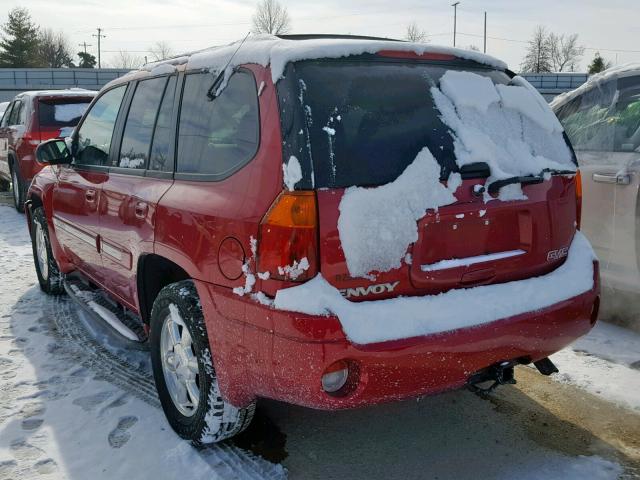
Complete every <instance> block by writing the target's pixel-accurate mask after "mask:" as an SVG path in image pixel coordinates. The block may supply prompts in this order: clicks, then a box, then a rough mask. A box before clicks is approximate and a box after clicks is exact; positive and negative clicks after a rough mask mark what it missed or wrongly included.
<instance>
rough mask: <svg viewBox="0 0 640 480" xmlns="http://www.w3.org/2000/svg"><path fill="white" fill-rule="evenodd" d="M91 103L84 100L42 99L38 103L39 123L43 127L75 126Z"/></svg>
mask: <svg viewBox="0 0 640 480" xmlns="http://www.w3.org/2000/svg"><path fill="white" fill-rule="evenodd" d="M89 103H91V101H90V100H88V99H82V100H69V99H63V100H48V99H47V100H40V102H39V104H38V124H39V125H40V126H41V127H53V128H64V127H75V126H76V125H77V124H78V122H79V121H80V119H81V118H82V115H83V114H84V111H85V110H86V109H87V107H88V106H89Z"/></svg>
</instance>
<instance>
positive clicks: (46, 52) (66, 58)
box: [38, 28, 74, 68]
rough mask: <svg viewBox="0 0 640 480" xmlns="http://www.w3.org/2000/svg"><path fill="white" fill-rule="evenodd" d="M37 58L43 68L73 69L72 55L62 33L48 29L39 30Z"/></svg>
mask: <svg viewBox="0 0 640 480" xmlns="http://www.w3.org/2000/svg"><path fill="white" fill-rule="evenodd" d="M38 57H39V59H40V61H39V63H40V64H41V66H43V67H49V68H61V67H73V66H74V64H73V53H72V51H71V48H70V47H69V41H68V40H67V37H65V35H64V33H62V32H57V33H56V32H54V31H53V30H52V29H50V28H45V29H42V30H40V32H39V34H38Z"/></svg>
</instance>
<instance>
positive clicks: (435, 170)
mask: <svg viewBox="0 0 640 480" xmlns="http://www.w3.org/2000/svg"><path fill="white" fill-rule="evenodd" d="M460 183H461V178H460V176H459V175H457V174H455V175H452V176H451V177H450V178H449V187H448V188H447V187H444V186H443V185H442V184H441V183H440V166H439V165H438V163H437V162H436V160H435V158H433V155H431V152H429V150H428V149H427V148H424V149H422V150H421V151H420V153H418V155H417V156H416V158H415V160H414V161H413V163H411V165H409V166H408V167H407V168H406V169H405V171H404V172H402V174H401V175H400V176H399V177H398V178H397V179H396V180H395V181H393V182H391V183H388V184H386V185H382V186H380V187H377V188H362V187H350V188H348V189H347V190H346V191H345V193H344V196H343V197H342V200H341V201H340V217H339V219H338V231H339V232H340V242H341V244H342V249H343V250H344V254H345V257H346V260H347V267H348V268H349V273H350V275H351V276H353V277H364V276H366V275H367V274H368V273H369V272H371V271H374V270H375V271H379V272H385V271H388V270H391V269H393V268H398V267H399V266H400V264H401V261H402V259H403V258H404V256H405V254H406V253H407V248H408V247H409V245H411V244H412V243H414V242H415V241H416V240H418V224H417V220H419V219H420V218H422V217H423V216H424V215H425V213H426V211H427V209H430V208H433V209H436V208H438V207H439V206H442V205H447V204H450V203H453V202H454V201H455V197H454V196H453V193H454V192H455V191H456V189H457V188H458V186H459V185H460Z"/></svg>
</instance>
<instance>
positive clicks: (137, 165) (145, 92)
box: [117, 77, 167, 169]
mask: <svg viewBox="0 0 640 480" xmlns="http://www.w3.org/2000/svg"><path fill="white" fill-rule="evenodd" d="M166 83H167V78H166V77H160V78H152V79H150V80H144V81H141V82H140V83H138V86H137V87H136V92H135V94H134V95H133V100H132V101H131V107H129V114H128V115H127V121H126V123H125V127H124V132H123V134H122V145H121V146H120V156H119V159H118V164H117V166H118V167H121V168H134V169H143V168H145V167H146V165H147V159H148V157H149V149H150V148H151V136H152V134H153V126H154V124H155V123H156V116H157V114H158V109H159V108H160V100H161V98H162V93H163V92H164V87H165V85H166Z"/></svg>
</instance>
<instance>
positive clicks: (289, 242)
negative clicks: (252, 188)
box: [257, 191, 318, 281]
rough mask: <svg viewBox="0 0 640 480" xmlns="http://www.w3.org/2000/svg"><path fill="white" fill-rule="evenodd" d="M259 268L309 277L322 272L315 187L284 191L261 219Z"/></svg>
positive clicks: (287, 276)
mask: <svg viewBox="0 0 640 480" xmlns="http://www.w3.org/2000/svg"><path fill="white" fill-rule="evenodd" d="M258 245H259V251H258V255H257V256H258V259H257V264H258V272H260V273H263V272H269V274H270V278H273V279H276V280H289V281H305V280H308V279H310V278H313V277H314V276H315V275H316V274H317V273H318V208H317V200H316V193H315V192H314V191H295V192H282V193H281V194H280V195H279V196H278V198H276V200H275V201H274V202H273V205H271V208H270V209H269V211H268V212H267V214H266V215H265V216H264V218H263V219H262V222H261V223H260V241H259V243H258Z"/></svg>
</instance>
